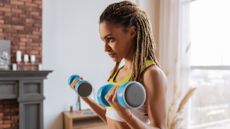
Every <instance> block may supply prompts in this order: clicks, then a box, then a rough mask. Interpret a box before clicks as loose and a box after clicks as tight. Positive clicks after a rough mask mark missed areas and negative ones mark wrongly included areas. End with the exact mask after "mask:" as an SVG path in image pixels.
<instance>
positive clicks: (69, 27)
mask: <svg viewBox="0 0 230 129" xmlns="http://www.w3.org/2000/svg"><path fill="white" fill-rule="evenodd" d="M113 1H114V0H97V1H96V0H95V1H92V0H84V1H83V0H82V1H76V0H56V1H54V0H48V1H44V2H43V7H44V8H43V68H44V69H51V70H53V73H51V74H50V75H49V76H48V80H46V81H45V89H44V93H45V96H46V99H45V103H44V106H45V108H44V117H45V129H61V128H62V116H61V115H62V114H61V113H62V112H63V111H66V110H68V109H69V107H70V105H74V108H75V107H76V106H75V103H76V94H75V92H74V91H73V90H72V89H71V88H70V87H69V86H68V84H67V80H68V77H69V76H70V75H71V74H80V75H82V76H83V77H84V78H85V79H86V80H88V81H90V82H91V83H92V84H93V86H94V90H95V91H97V89H98V87H99V86H101V85H103V84H105V83H106V78H107V76H108V73H109V71H110V69H111V68H112V67H113V61H112V60H111V59H110V58H109V57H108V56H107V55H106V54H105V53H104V47H103V43H102V41H101V40H100V37H99V30H98V20H99V15H100V13H101V12H102V10H103V9H104V8H105V7H106V6H107V5H108V4H109V3H112V2H113ZM92 97H93V96H92ZM83 108H87V106H86V105H85V104H83Z"/></svg>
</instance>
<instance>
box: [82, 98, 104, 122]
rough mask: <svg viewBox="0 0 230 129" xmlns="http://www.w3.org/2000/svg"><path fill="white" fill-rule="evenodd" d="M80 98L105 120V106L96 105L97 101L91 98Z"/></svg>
mask: <svg viewBox="0 0 230 129" xmlns="http://www.w3.org/2000/svg"><path fill="white" fill-rule="evenodd" d="M82 99H83V100H84V101H85V102H86V103H87V104H88V105H89V106H90V107H91V108H92V109H93V110H94V111H95V112H96V113H97V115H98V116H99V117H100V118H101V119H102V120H103V121H104V122H105V123H107V121H106V116H105V112H106V110H105V108H104V107H102V106H100V105H98V104H97V103H95V102H94V101H93V100H91V99H89V98H87V97H82Z"/></svg>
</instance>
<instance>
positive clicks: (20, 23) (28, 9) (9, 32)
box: [0, 0, 42, 63]
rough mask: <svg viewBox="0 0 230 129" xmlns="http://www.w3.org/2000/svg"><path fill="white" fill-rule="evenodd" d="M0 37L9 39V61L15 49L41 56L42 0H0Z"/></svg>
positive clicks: (13, 57) (39, 59) (39, 60)
mask: <svg viewBox="0 0 230 129" xmlns="http://www.w3.org/2000/svg"><path fill="white" fill-rule="evenodd" d="M0 39H5V40H11V62H12V63H15V62H16V51H17V50H21V51H22V55H23V54H29V55H31V54H34V55H36V63H41V61H42V60H41V58H42V0H0Z"/></svg>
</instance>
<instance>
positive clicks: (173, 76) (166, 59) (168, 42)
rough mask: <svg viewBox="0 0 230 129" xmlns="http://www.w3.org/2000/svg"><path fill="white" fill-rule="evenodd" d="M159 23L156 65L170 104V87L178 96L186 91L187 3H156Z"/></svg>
mask: <svg viewBox="0 0 230 129" xmlns="http://www.w3.org/2000/svg"><path fill="white" fill-rule="evenodd" d="M159 23H160V30H159V61H160V64H161V66H162V69H163V70H164V71H165V72H166V75H167V77H168V82H169V88H168V91H169V94H168V100H169V102H170V101H171V100H172V95H173V93H172V91H173V90H172V86H173V85H174V83H176V84H177V86H178V87H179V88H180V89H181V93H182V94H183V93H184V92H185V90H187V89H188V87H189V55H190V49H189V48H190V39H189V1H188V0H187V1H186V0H160V22H159ZM188 113H189V112H188V109H187V113H186V118H189V115H188ZM187 123H188V119H186V120H185V124H186V125H188V124H187Z"/></svg>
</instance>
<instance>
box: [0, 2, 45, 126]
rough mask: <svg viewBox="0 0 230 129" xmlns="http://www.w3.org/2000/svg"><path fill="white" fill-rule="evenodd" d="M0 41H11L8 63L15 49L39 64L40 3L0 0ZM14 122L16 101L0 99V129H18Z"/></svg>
mask: <svg viewBox="0 0 230 129" xmlns="http://www.w3.org/2000/svg"><path fill="white" fill-rule="evenodd" d="M0 39H3V40H10V41H11V62H12V63H15V62H16V51H17V50H20V51H22V55H23V54H29V55H31V54H34V55H36V63H37V64H38V63H41V61H42V59H41V58H42V0H0ZM22 65H23V64H22ZM25 66H26V65H25ZM18 121H19V114H18V103H17V100H0V129H18V123H19V122H18Z"/></svg>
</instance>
